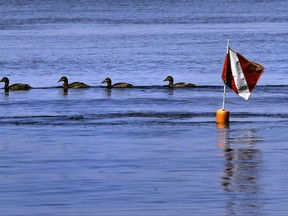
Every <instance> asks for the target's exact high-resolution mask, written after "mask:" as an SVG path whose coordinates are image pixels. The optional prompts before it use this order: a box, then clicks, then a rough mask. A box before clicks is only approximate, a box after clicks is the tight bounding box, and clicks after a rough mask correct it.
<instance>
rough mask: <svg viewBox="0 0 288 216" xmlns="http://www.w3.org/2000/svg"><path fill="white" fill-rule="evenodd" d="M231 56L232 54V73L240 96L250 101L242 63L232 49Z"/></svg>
mask: <svg viewBox="0 0 288 216" xmlns="http://www.w3.org/2000/svg"><path fill="white" fill-rule="evenodd" d="M229 54H230V64H231V71H232V75H233V78H234V82H235V85H236V88H237V91H238V95H239V96H241V97H243V98H244V99H245V100H248V98H249V96H250V91H249V88H248V84H247V81H246V79H245V76H244V74H243V71H242V67H241V64H240V61H239V59H238V57H237V52H235V51H234V50H232V49H230V50H229Z"/></svg>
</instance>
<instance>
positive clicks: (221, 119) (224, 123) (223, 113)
mask: <svg viewBox="0 0 288 216" xmlns="http://www.w3.org/2000/svg"><path fill="white" fill-rule="evenodd" d="M229 48H230V40H229V39H228V41H227V55H228V54H229ZM226 86H227V85H226V80H225V81H224V92H223V102H222V109H218V110H217V112H216V123H217V128H226V127H229V111H228V110H225V101H226Z"/></svg>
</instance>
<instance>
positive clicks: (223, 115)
mask: <svg viewBox="0 0 288 216" xmlns="http://www.w3.org/2000/svg"><path fill="white" fill-rule="evenodd" d="M216 122H217V124H228V123H229V111H228V110H224V109H218V110H217V112H216Z"/></svg>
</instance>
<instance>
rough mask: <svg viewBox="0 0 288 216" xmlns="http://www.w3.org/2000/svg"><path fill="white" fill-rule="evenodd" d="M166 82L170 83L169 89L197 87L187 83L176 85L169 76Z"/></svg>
mask: <svg viewBox="0 0 288 216" xmlns="http://www.w3.org/2000/svg"><path fill="white" fill-rule="evenodd" d="M164 81H169V84H168V87H169V88H187V87H195V86H196V85H195V84H192V83H187V82H179V83H175V84H174V79H173V77H172V76H167V77H166V79H164V80H163V82H164Z"/></svg>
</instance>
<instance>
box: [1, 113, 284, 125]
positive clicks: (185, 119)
mask: <svg viewBox="0 0 288 216" xmlns="http://www.w3.org/2000/svg"><path fill="white" fill-rule="evenodd" d="M232 119H233V122H237V121H239V122H243V121H244V122H253V121H259V120H260V121H271V120H275V119H278V120H277V121H279V120H281V121H287V120H288V113H268V114H267V113H241V112H239V113H233V114H231V120H232ZM191 123H193V124H195V123H215V113H214V112H199V113H191V112H186V113H182V112H132V113H131V112H123V113H122V112H119V113H108V114H105V113H102V114H85V115H37V116H10V117H6V116H1V117H0V124H2V125H7V124H8V125H9V124H12V125H125V124H138V125H139V124H173V125H175V124H182V125H184V124H191Z"/></svg>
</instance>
